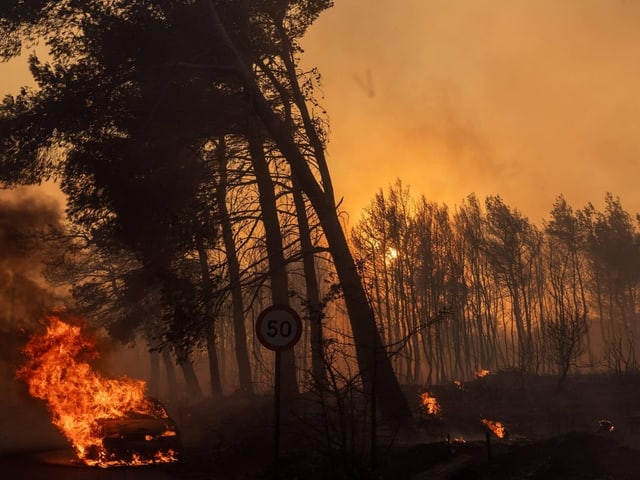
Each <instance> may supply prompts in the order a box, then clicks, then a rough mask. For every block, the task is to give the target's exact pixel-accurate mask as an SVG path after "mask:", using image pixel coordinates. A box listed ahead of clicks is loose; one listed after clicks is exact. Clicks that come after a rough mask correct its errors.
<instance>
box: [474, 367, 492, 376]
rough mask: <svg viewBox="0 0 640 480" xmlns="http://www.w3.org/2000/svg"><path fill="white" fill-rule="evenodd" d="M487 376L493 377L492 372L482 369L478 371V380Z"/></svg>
mask: <svg viewBox="0 0 640 480" xmlns="http://www.w3.org/2000/svg"><path fill="white" fill-rule="evenodd" d="M487 375H491V370H486V369H482V370H477V371H476V377H478V378H482V377H486V376H487Z"/></svg>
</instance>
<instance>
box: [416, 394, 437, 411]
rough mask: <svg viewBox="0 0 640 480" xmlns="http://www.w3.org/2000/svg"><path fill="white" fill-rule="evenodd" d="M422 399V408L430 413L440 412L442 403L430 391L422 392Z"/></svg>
mask: <svg viewBox="0 0 640 480" xmlns="http://www.w3.org/2000/svg"><path fill="white" fill-rule="evenodd" d="M420 400H422V408H423V409H424V411H425V412H427V414H428V415H437V414H438V413H440V405H439V404H438V401H437V400H436V397H434V396H433V395H432V394H431V393H429V392H422V393H421V394H420Z"/></svg>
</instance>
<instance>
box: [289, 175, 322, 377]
mask: <svg viewBox="0 0 640 480" xmlns="http://www.w3.org/2000/svg"><path fill="white" fill-rule="evenodd" d="M293 201H294V203H295V207H296V218H297V220H298V230H299V233H300V249H301V251H302V266H303V269H304V278H305V287H306V296H307V298H306V300H307V315H308V317H309V328H310V340H311V342H310V343H311V372H312V375H313V382H314V385H315V386H316V387H317V388H318V389H320V390H324V388H325V386H326V383H327V378H326V372H325V369H324V360H323V353H322V347H323V345H322V338H323V334H322V317H323V313H322V310H323V307H322V305H321V302H320V289H319V287H318V279H317V277H316V267H315V260H314V255H313V244H312V243H311V234H310V232H309V219H308V217H307V213H306V208H305V202H304V197H303V196H302V192H301V191H300V190H299V189H298V188H297V186H296V185H295V184H294V186H293Z"/></svg>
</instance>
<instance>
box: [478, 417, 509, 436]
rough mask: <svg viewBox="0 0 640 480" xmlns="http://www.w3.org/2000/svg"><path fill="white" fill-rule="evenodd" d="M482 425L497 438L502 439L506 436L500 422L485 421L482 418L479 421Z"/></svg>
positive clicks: (505, 431)
mask: <svg viewBox="0 0 640 480" xmlns="http://www.w3.org/2000/svg"><path fill="white" fill-rule="evenodd" d="M480 421H481V422H482V424H483V425H484V426H485V427H487V428H488V429H489V430H490V431H491V432H493V434H494V435H495V436H496V437H498V438H504V437H505V436H506V435H507V430H506V428H504V425H503V424H502V423H500V422H495V421H493V420H487V419H486V418H483V419H482V420H480Z"/></svg>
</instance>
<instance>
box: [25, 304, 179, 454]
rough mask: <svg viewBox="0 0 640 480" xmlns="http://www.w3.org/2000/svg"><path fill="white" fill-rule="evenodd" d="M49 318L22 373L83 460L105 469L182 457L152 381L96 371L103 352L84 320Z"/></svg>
mask: <svg viewBox="0 0 640 480" xmlns="http://www.w3.org/2000/svg"><path fill="white" fill-rule="evenodd" d="M46 320H47V326H46V331H45V332H42V333H40V334H34V335H32V336H31V338H30V339H29V341H28V342H27V344H26V345H25V347H24V350H23V352H24V354H25V358H26V361H25V363H24V364H23V366H22V367H21V368H20V369H19V370H18V372H17V375H18V377H19V378H22V379H24V380H25V381H26V382H27V384H28V386H29V393H30V394H31V395H32V396H33V397H35V398H40V399H42V400H44V401H45V402H46V404H47V408H48V409H49V412H50V413H51V421H52V423H53V424H54V425H55V426H57V427H58V428H59V429H60V430H61V431H62V433H63V434H64V436H65V437H66V438H67V439H68V440H69V442H70V443H71V445H72V446H73V448H74V450H75V453H76V456H77V457H78V460H79V461H80V462H83V463H84V464H86V465H91V466H99V467H112V466H123V465H147V464H154V463H167V462H174V461H176V460H177V452H178V451H179V443H180V435H179V433H178V429H177V428H176V423H175V422H174V421H173V420H172V419H171V418H170V417H169V415H168V414H167V411H166V410H165V408H164V407H163V406H162V405H161V404H160V403H159V402H158V401H157V400H153V399H150V398H149V397H148V396H147V395H146V382H144V381H143V380H134V379H131V378H128V377H120V378H107V377H104V376H103V375H101V374H100V372H98V371H97V370H95V369H94V368H93V367H92V365H91V364H90V363H89V360H92V359H95V358H97V357H98V356H99V355H98V351H97V348H96V342H95V339H94V338H92V337H91V336H90V335H88V334H87V333H86V332H85V331H84V329H83V328H82V327H83V323H82V322H81V321H80V320H76V321H75V322H74V323H71V322H66V321H62V319H61V318H59V317H58V316H56V315H50V316H48V317H47V318H46Z"/></svg>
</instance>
